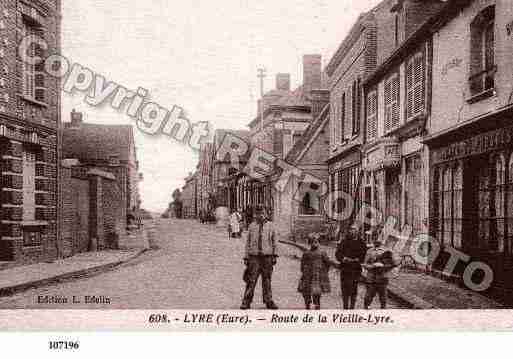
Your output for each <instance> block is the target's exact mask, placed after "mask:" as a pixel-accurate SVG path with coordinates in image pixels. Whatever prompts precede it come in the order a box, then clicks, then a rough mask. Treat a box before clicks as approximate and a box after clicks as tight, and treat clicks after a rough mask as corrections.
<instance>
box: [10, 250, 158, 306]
mask: <svg viewBox="0 0 513 359" xmlns="http://www.w3.org/2000/svg"><path fill="white" fill-rule="evenodd" d="M147 251H148V249H143V250H140V251H138V252H137V253H135V254H134V255H133V256H130V257H129V258H127V259H125V260H122V261H117V262H112V263H107V264H102V265H99V266H96V267H90V268H86V269H80V270H76V271H73V272H68V273H63V274H59V275H56V276H53V277H48V278H43V279H39V280H35V281H32V282H26V283H21V284H16V285H13V286H10V287H4V288H0V298H2V297H9V296H11V295H14V294H17V293H21V292H25V291H27V290H29V289H35V288H39V287H42V286H46V285H49V284H53V283H57V282H62V281H65V280H69V279H74V278H78V277H91V276H94V275H97V274H101V273H105V272H108V271H109V270H111V269H114V268H115V267H118V266H120V265H122V264H125V263H127V262H130V261H132V260H134V259H136V258H137V257H139V256H140V255H142V254H143V253H145V252H147Z"/></svg>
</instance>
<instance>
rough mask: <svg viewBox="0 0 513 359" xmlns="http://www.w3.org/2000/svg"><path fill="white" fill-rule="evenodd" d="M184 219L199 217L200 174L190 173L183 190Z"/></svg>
mask: <svg viewBox="0 0 513 359" xmlns="http://www.w3.org/2000/svg"><path fill="white" fill-rule="evenodd" d="M181 200H182V218H197V217H198V172H195V173H192V172H191V173H189V175H188V176H187V177H186V178H185V185H184V186H183V188H182V196H181Z"/></svg>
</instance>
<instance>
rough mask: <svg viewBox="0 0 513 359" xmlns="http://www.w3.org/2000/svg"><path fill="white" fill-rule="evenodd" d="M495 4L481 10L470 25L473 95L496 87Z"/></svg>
mask: <svg viewBox="0 0 513 359" xmlns="http://www.w3.org/2000/svg"><path fill="white" fill-rule="evenodd" d="M494 31H495V6H490V7H487V8H486V9H484V10H483V11H481V13H479V15H478V16H477V17H476V18H475V19H474V21H472V23H471V25H470V36H471V40H470V41H471V45H470V46H471V49H470V51H471V53H470V55H471V56H470V57H471V59H470V92H471V93H472V95H477V94H480V93H482V92H484V91H488V90H492V89H493V88H494V87H495V79H494V77H495V71H496V66H495V33H494Z"/></svg>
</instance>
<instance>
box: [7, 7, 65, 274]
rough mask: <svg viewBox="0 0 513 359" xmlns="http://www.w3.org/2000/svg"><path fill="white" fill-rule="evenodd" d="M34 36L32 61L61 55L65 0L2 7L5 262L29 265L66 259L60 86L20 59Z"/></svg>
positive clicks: (56, 81)
mask: <svg viewBox="0 0 513 359" xmlns="http://www.w3.org/2000/svg"><path fill="white" fill-rule="evenodd" d="M26 36H38V37H40V38H43V39H44V40H45V41H46V43H47V44H48V48H47V49H43V48H42V47H41V46H39V45H32V46H31V47H30V48H29V49H28V51H29V52H30V53H27V55H28V56H34V55H39V56H40V57H41V58H44V57H45V56H44V55H45V53H60V49H61V43H60V36H61V2H60V0H27V1H21V0H3V1H2V2H1V3H0V151H1V157H2V178H3V180H2V197H1V198H2V210H1V212H2V215H1V221H2V223H1V228H2V231H1V239H0V261H4V262H10V263H12V264H26V263H32V262H38V261H46V260H53V259H56V258H57V257H59V256H60V253H59V243H58V225H57V223H58V211H57V207H58V205H57V204H58V181H57V178H58V166H57V164H58V161H59V157H60V150H59V146H60V144H59V132H58V130H59V128H60V102H61V101H60V91H61V90H60V84H59V81H58V80H57V79H55V78H52V77H50V76H46V75H45V73H44V71H43V65H42V63H37V64H35V65H28V64H25V63H23V62H22V60H21V58H20V57H19V56H18V55H17V51H18V46H19V45H20V43H21V41H22V40H23V39H24V38H26Z"/></svg>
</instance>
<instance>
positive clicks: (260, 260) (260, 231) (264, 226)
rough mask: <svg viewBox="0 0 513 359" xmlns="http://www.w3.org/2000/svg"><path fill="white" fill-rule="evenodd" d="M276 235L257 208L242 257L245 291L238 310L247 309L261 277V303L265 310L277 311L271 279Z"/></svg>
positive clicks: (274, 263) (274, 258)
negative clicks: (244, 266) (262, 302)
mask: <svg viewBox="0 0 513 359" xmlns="http://www.w3.org/2000/svg"><path fill="white" fill-rule="evenodd" d="M277 257H278V256H277V254H276V234H275V231H274V225H273V223H272V222H271V221H269V220H267V219H266V217H265V214H264V211H263V208H261V207H257V208H256V211H255V216H254V220H253V222H251V224H250V225H249V228H248V238H247V241H246V250H245V255H244V264H245V265H246V271H245V280H246V290H245V292H244V298H243V299H242V305H241V306H240V309H249V308H250V307H251V302H252V301H253V295H254V293H255V286H256V283H257V281H258V277H260V276H261V277H262V294H263V301H264V303H265V306H266V307H267V309H278V307H277V306H276V304H275V303H274V302H273V299H272V290H271V278H272V274H273V267H274V266H275V265H276V258H277Z"/></svg>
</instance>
